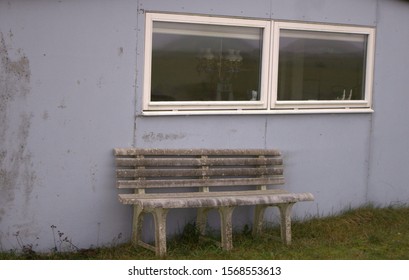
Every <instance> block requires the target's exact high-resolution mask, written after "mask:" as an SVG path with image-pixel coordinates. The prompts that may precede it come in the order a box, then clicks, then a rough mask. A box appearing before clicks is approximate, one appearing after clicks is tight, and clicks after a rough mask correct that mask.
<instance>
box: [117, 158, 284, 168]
mask: <svg viewBox="0 0 409 280" xmlns="http://www.w3.org/2000/svg"><path fill="white" fill-rule="evenodd" d="M282 163H283V160H282V159H281V158H267V157H265V158H158V157H156V158H132V157H127V158H121V157H119V158H117V159H116V165H117V166H118V167H138V166H144V167H149V166H152V167H159V166H173V167H174V166H209V167H212V166H259V165H282Z"/></svg>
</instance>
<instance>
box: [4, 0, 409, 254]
mask: <svg viewBox="0 0 409 280" xmlns="http://www.w3.org/2000/svg"><path fill="white" fill-rule="evenodd" d="M352 6H353V9H352V8H351V7H352ZM408 9H409V3H407V2H406V3H405V1H398V0H379V1H373V0H360V1H353V0H350V1H338V0H325V1H324V0H308V1H305V0H291V1H290V0H286V1H284V0H255V1H222V2H220V1H214V0H210V1H205V2H204V1H190V0H181V1H168V0H139V1H137V0H121V1H114V0H104V1H99V2H98V5H95V3H94V2H93V1H68V0H66V1H65V0H63V1H46V0H36V1H30V0H16V1H4V0H0V99H1V100H0V102H1V103H0V109H1V110H0V129H1V130H0V175H1V177H0V250H8V249H12V248H16V249H19V245H18V242H17V239H20V240H21V241H22V242H23V243H24V244H33V245H34V247H33V249H34V250H44V251H47V250H50V249H51V248H53V247H54V246H56V245H60V243H59V239H58V235H57V231H60V232H62V233H64V237H65V236H67V237H68V238H69V240H71V241H72V243H73V244H75V245H76V246H78V247H89V246H91V245H93V246H98V245H107V244H108V245H109V244H112V243H113V242H116V241H118V239H119V236H120V234H122V239H120V240H119V241H127V240H129V236H130V228H131V226H130V222H131V210H130V208H129V207H126V206H123V205H121V204H120V203H119V202H117V199H116V195H117V193H118V192H117V190H116V189H115V187H114V162H113V156H112V149H113V148H114V147H127V146H132V145H134V146H137V147H161V148H165V147H168V148H176V147H178V148H278V149H280V150H282V151H283V153H284V157H285V165H286V167H285V168H286V169H285V170H286V180H287V186H286V187H287V188H288V189H289V190H291V191H309V192H312V193H313V194H314V195H315V197H316V200H315V201H314V202H308V203H300V204H299V205H296V207H295V215H296V216H298V217H301V218H303V217H308V216H310V215H316V214H319V215H327V214H331V213H336V212H338V211H340V210H343V209H345V208H347V207H356V206H359V205H361V204H364V203H367V202H370V201H374V202H377V203H381V204H389V203H392V202H395V201H400V202H408V197H409V196H408V190H407V188H406V187H405V185H406V184H407V183H406V182H408V176H409V175H408V174H407V172H405V167H406V166H407V165H408V163H409V162H408V158H409V157H408V153H409V152H408V149H407V147H406V146H405V144H406V143H405V140H404V139H405V136H406V137H407V136H408V135H409V130H408V128H407V125H405V118H407V115H406V112H405V105H407V104H408V102H409V100H408V97H407V96H405V88H406V87H407V86H406V84H405V80H404V79H403V77H404V75H405V73H406V72H407V71H405V70H408V65H409V63H408V62H409V55H408V54H407V51H406V49H405V46H407V45H408V43H409V42H408V41H409V33H408V31H407V30H406V29H405V28H403V26H407V24H405V22H406V23H407V22H408V19H407V14H408V13H407V12H408ZM145 11H157V12H161V11H163V12H181V13H199V14H212V15H220V16H240V17H251V18H262V19H285V20H300V21H312V22H328V23H341V24H359V25H367V26H376V27H377V48H376V51H377V54H376V58H375V86H374V101H375V106H374V109H375V113H373V114H314V115H241V116H239V115H236V116H227V115H224V116H223V115H214V116H171V117H169V116H167V117H159V116H158V117H153V116H150V117H147V116H142V115H141V101H142V88H143V87H142V84H141V83H142V81H143V71H142V70H143V63H144V56H143V53H144V49H143V48H144V40H143V38H144V12H145ZM390 42H394V43H395V42H396V43H397V44H391V43H390ZM396 54H399V55H396ZM391 73H393V75H392V74H391ZM391 95H393V98H391ZM396 109H397V110H396ZM246 210H248V209H238V211H237V212H235V218H236V221H237V224H239V225H240V224H243V223H246V222H248V221H249V219H250V218H251V211H246ZM274 215H275V213H274V211H272V212H271V213H269V214H268V216H269V217H271V218H274ZM191 218H192V215H191V214H189V213H188V211H183V210H175V211H171V213H170V216H169V219H170V221H169V233H173V232H176V231H178V230H181V229H183V225H184V224H185V223H186V222H188V221H190V219H191ZM211 222H212V223H213V224H214V225H216V223H217V218H216V217H214V219H212V221H211ZM147 225H148V228H147V230H146V234H147V235H148V237H149V234H148V231H149V225H150V227H151V226H152V225H151V223H150V221H149V220H148V221H147ZM51 226H56V228H55V229H54V233H53V229H52V228H51ZM54 237H56V238H57V241H54ZM56 243H57V244H56ZM62 245H63V246H65V247H66V248H67V249H69V247H70V244H69V243H68V242H63V244H62Z"/></svg>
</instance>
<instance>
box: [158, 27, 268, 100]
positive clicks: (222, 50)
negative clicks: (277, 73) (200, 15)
mask: <svg viewBox="0 0 409 280" xmlns="http://www.w3.org/2000/svg"><path fill="white" fill-rule="evenodd" d="M261 49H262V29H261V28H251V27H236V26H221V25H206V24H191V23H170V22H154V23H153V34H152V73H151V101H242V100H249V101H251V100H254V101H256V100H260V76H261Z"/></svg>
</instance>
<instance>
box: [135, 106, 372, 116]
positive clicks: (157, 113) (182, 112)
mask: <svg viewBox="0 0 409 280" xmlns="http://www.w3.org/2000/svg"><path fill="white" fill-rule="evenodd" d="M373 112H374V110H373V109H371V108H329V109H305V108H302V109H275V110H265V109H263V110H248V109H236V110H195V111H188V110H173V111H144V112H142V116H202V115H203V116H207V115H294V114H355V113H359V114H362V113H373Z"/></svg>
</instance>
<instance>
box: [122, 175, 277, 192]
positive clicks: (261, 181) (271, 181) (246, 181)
mask: <svg viewBox="0 0 409 280" xmlns="http://www.w3.org/2000/svg"><path fill="white" fill-rule="evenodd" d="M283 184H284V177H283V176H274V177H266V178H229V179H183V180H118V181H117V188H119V189H127V188H135V189H139V188H146V189H150V188H164V189H166V188H188V187H204V186H206V187H224V186H259V185H283Z"/></svg>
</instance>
